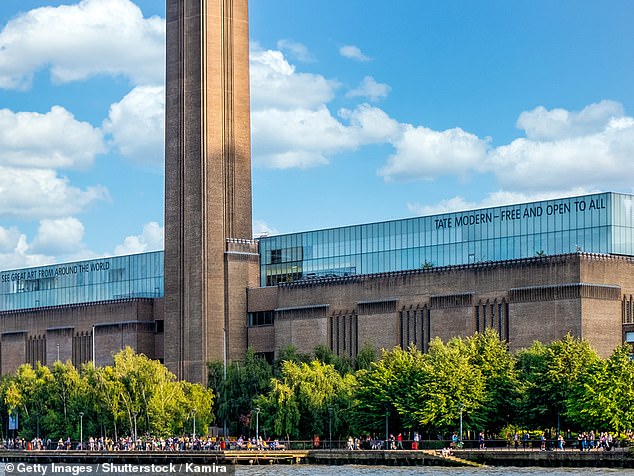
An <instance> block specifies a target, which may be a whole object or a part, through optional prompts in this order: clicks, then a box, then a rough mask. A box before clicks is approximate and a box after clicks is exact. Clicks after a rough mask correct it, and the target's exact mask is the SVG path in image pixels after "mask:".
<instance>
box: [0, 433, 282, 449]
mask: <svg viewBox="0 0 634 476" xmlns="http://www.w3.org/2000/svg"><path fill="white" fill-rule="evenodd" d="M2 448H3V449H15V450H58V451H62V450H64V451H69V450H87V451H221V450H284V449H285V445H284V444H281V443H280V442H279V440H277V439H273V440H271V439H266V440H264V439H262V437H259V438H256V437H253V438H243V437H242V436H241V437H239V438H237V439H228V440H224V439H222V438H218V437H213V436H200V437H199V436H191V437H190V436H175V437H169V438H152V437H142V438H141V437H139V438H136V439H135V438H134V437H132V436H126V437H120V438H117V439H114V438H109V437H98V438H94V437H92V436H89V437H88V439H87V440H86V441H84V442H83V443H80V442H73V441H71V439H70V438H66V439H63V438H60V439H59V440H57V441H53V440H51V439H50V438H48V439H43V438H39V437H37V438H33V439H32V440H30V441H28V440H25V439H24V438H9V439H3V440H2Z"/></svg>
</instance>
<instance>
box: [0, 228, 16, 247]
mask: <svg viewBox="0 0 634 476" xmlns="http://www.w3.org/2000/svg"><path fill="white" fill-rule="evenodd" d="M19 238H20V231H19V230H18V229H17V228H16V227H11V228H4V227H2V226H0V253H3V252H6V251H11V250H13V249H14V248H15V246H16V244H17V242H18V239H19Z"/></svg>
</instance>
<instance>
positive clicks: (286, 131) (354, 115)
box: [252, 104, 399, 168]
mask: <svg viewBox="0 0 634 476" xmlns="http://www.w3.org/2000/svg"><path fill="white" fill-rule="evenodd" d="M340 114H341V118H342V119H346V120H348V121H349V125H346V124H344V123H342V122H340V121H339V120H338V119H337V118H335V117H334V116H333V115H332V114H331V113H330V111H329V110H328V108H326V106H322V107H321V108H319V109H317V110H309V109H295V110H292V111H282V110H277V109H268V110H264V111H254V112H253V113H252V122H253V126H252V137H253V143H254V150H257V154H256V155H255V156H254V161H255V162H256V163H258V164H260V165H266V166H268V167H273V168H290V167H298V168H309V167H314V166H318V165H324V164H327V163H328V162H329V157H330V156H332V155H334V154H337V153H339V152H343V151H346V150H354V149H356V148H358V147H360V146H362V145H367V144H373V143H381V142H383V141H385V140H387V139H388V138H390V137H391V135H393V134H395V131H396V130H398V127H399V126H398V123H396V122H395V121H394V120H392V119H390V118H389V117H388V116H387V114H385V113H384V112H383V111H381V110H380V109H376V108H372V107H370V106H368V105H365V104H364V105H361V106H359V107H358V108H357V109H355V110H352V111H351V110H347V109H344V110H342V111H341V113H340Z"/></svg>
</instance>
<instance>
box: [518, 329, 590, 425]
mask: <svg viewBox="0 0 634 476" xmlns="http://www.w3.org/2000/svg"><path fill="white" fill-rule="evenodd" d="M517 359H518V361H517V366H518V370H519V376H520V379H521V380H522V381H523V382H524V383H525V386H526V387H525V388H526V390H525V393H524V398H523V399H522V402H521V417H522V420H523V423H524V424H525V425H527V426H531V427H534V428H553V427H555V426H556V425H557V424H558V422H559V426H560V427H561V426H562V425H564V426H570V424H571V423H574V422H573V421H568V420H566V419H565V417H566V415H567V413H568V412H567V408H566V403H567V401H568V397H569V396H570V394H571V392H572V391H573V389H574V388H576V385H577V381H578V379H579V377H580V376H581V375H582V374H583V373H584V372H585V371H586V370H587V369H589V368H590V367H592V365H594V364H595V363H596V362H597V361H598V360H599V356H598V355H597V354H596V352H595V351H594V350H593V349H592V348H591V347H590V344H589V343H588V342H586V341H582V340H579V339H577V338H575V337H572V336H571V335H570V334H568V335H567V336H566V337H565V338H563V339H561V340H557V341H554V342H552V343H550V344H548V345H544V344H541V343H538V342H536V343H534V344H533V345H532V346H531V347H529V348H528V349H525V350H522V351H520V352H519V353H518V355H517Z"/></svg>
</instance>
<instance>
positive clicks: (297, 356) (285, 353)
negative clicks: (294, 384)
mask: <svg viewBox="0 0 634 476" xmlns="http://www.w3.org/2000/svg"><path fill="white" fill-rule="evenodd" d="M310 361H311V358H310V355H308V354H302V353H301V352H299V351H298V350H297V347H295V346H294V345H292V344H289V345H287V346H286V347H283V348H282V349H280V351H279V352H278V355H277V359H275V362H274V363H273V375H274V376H276V377H279V376H280V375H282V366H283V364H284V362H295V363H297V364H299V363H302V362H304V363H308V362H310Z"/></svg>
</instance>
